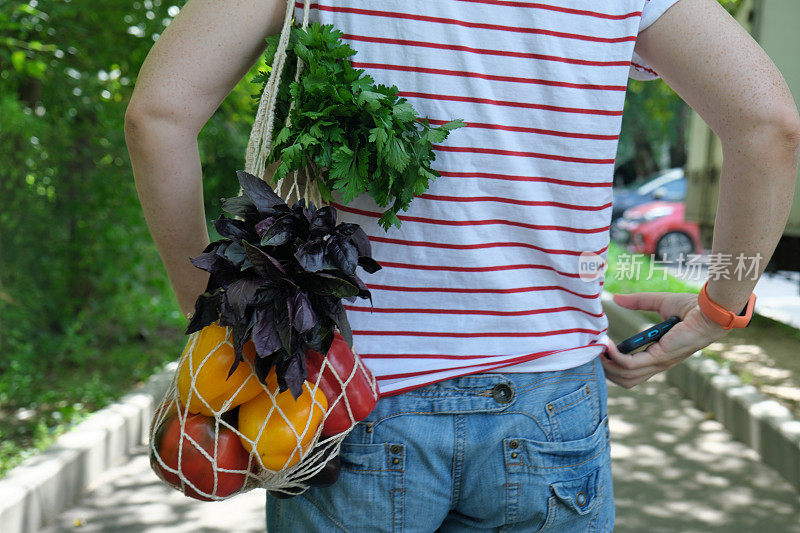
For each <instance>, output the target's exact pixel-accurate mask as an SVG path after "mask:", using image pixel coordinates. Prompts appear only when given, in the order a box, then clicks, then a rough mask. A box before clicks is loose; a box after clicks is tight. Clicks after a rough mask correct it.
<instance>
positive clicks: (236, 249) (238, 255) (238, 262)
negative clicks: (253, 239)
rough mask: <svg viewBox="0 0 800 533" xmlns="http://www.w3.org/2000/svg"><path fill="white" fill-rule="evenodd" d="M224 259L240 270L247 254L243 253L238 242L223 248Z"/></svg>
mask: <svg viewBox="0 0 800 533" xmlns="http://www.w3.org/2000/svg"><path fill="white" fill-rule="evenodd" d="M225 259H227V260H228V261H230V262H231V263H233V265H234V266H236V267H237V268H241V266H242V264H243V263H244V260H245V259H247V254H245V252H244V247H243V246H242V245H241V244H239V243H238V242H232V243H230V244H229V245H228V246H227V247H226V248H225Z"/></svg>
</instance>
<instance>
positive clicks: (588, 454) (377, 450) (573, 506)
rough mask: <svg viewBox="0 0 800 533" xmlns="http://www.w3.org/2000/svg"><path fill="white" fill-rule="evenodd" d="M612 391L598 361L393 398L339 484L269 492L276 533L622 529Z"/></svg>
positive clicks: (346, 461) (470, 379) (369, 426)
mask: <svg viewBox="0 0 800 533" xmlns="http://www.w3.org/2000/svg"><path fill="white" fill-rule="evenodd" d="M606 394H607V389H606V381H605V375H604V372H603V367H602V366H601V364H600V360H599V359H598V358H595V359H594V360H592V361H590V362H589V363H586V364H584V365H581V366H578V367H575V368H571V369H569V370H563V371H555V372H541V373H483V374H473V375H470V376H463V377H458V378H452V379H448V380H445V381H441V382H438V383H433V384H431V385H427V386H425V387H422V388H419V389H416V390H412V391H409V392H406V393H403V394H399V395H396V396H388V397H386V398H381V399H380V400H379V401H378V404H377V406H376V407H375V410H374V411H373V412H372V413H371V414H370V415H369V416H368V417H367V418H366V419H365V420H363V421H362V422H359V423H358V424H357V425H356V427H355V428H354V429H353V430H352V432H351V433H350V434H349V435H348V436H347V437H346V438H345V440H344V441H343V442H342V447H341V451H340V457H341V461H342V470H341V474H340V477H339V480H338V481H337V482H336V483H335V484H334V485H332V486H330V487H326V488H313V487H312V488H310V489H308V490H307V491H306V492H304V493H303V494H302V495H300V496H296V497H294V498H290V499H277V498H274V497H272V496H270V495H269V494H267V531H268V532H269V533H278V532H298V533H313V532H328V531H349V532H354V533H355V532H369V533H376V532H401V531H403V532H408V533H411V532H413V533H416V532H442V533H451V532H462V531H464V532H466V531H482V530H491V531H519V532H522V531H524V532H536V531H548V532H550V531H553V532H555V531H559V532H570V533H573V532H579V531H581V532H582V531H591V532H595V531H597V532H605V531H611V530H612V529H613V525H614V495H613V489H612V482H611V458H610V455H609V433H608V417H607V412H606V400H607V396H606Z"/></svg>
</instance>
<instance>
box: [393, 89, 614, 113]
mask: <svg viewBox="0 0 800 533" xmlns="http://www.w3.org/2000/svg"><path fill="white" fill-rule="evenodd" d="M398 94H399V95H400V96H403V97H405V98H426V99H430V100H450V101H453V102H471V103H474V104H489V105H497V106H506V107H522V108H525V109H543V110H545V111H555V112H558V113H579V114H586V115H605V116H611V117H621V116H622V110H619V111H606V110H604V109H583V108H578V107H559V106H554V105H544V104H532V103H528V102H511V101H507V100H492V99H489V98H473V97H471V96H454V95H448V94H431V93H420V92H412V91H400V92H399V93H398Z"/></svg>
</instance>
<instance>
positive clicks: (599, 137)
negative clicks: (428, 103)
mask: <svg viewBox="0 0 800 533" xmlns="http://www.w3.org/2000/svg"><path fill="white" fill-rule="evenodd" d="M420 120H426V119H420ZM427 121H428V122H429V123H431V124H433V125H434V126H441V125H442V124H445V123H447V122H449V121H447V120H438V119H436V120H434V119H431V118H429V119H427ZM464 124H465V125H466V127H468V128H483V129H487V130H503V131H517V132H520V133H536V134H538V135H551V136H553V137H567V138H570V139H592V140H598V141H616V140H618V139H619V135H600V134H596V133H573V132H569V131H556V130H545V129H541V128H526V127H524V126H505V125H502V124H487V123H485V122H465V123H464Z"/></svg>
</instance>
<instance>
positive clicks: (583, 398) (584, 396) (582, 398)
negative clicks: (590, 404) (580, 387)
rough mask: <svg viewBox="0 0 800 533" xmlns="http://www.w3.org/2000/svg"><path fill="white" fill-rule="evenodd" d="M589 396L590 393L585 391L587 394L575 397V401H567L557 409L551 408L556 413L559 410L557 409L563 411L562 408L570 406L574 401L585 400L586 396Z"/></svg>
mask: <svg viewBox="0 0 800 533" xmlns="http://www.w3.org/2000/svg"><path fill="white" fill-rule="evenodd" d="M589 396H590V394H589V393H587V394H584V395H583V396H581V397H580V398H578V399H576V400H575V401H572V402H569V403H568V404H567V405H562V406H561V407H559V408H558V409H553V414H555V413H557V412H559V411H563V410H564V409H566V408H567V407H569V406H571V405H575V404H576V403H578V402H581V401H583V400H585V399H586V398H588V397H589Z"/></svg>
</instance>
